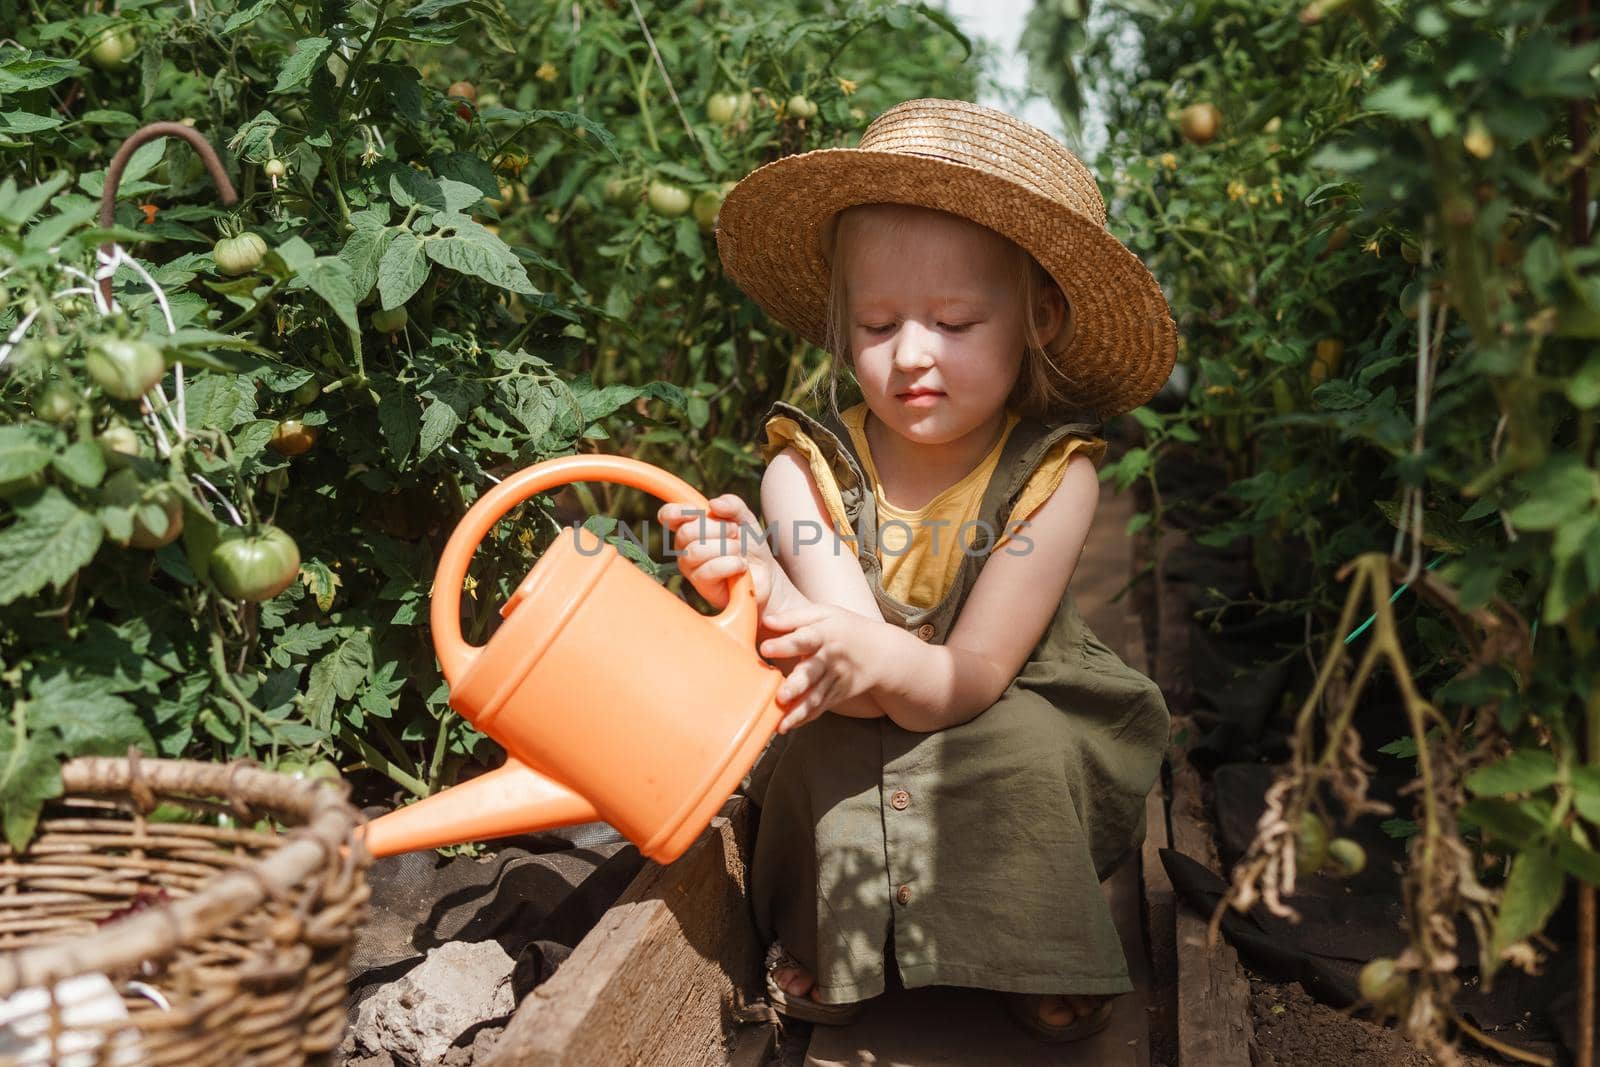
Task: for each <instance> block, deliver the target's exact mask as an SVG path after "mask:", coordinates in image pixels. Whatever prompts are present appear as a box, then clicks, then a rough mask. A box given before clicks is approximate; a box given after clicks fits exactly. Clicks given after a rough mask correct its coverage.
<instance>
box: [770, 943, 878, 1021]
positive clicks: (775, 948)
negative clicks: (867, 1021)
mask: <svg viewBox="0 0 1600 1067" xmlns="http://www.w3.org/2000/svg"><path fill="white" fill-rule="evenodd" d="M784 967H800V968H804V967H805V964H803V963H801V962H800V961H799V960H797V959H795V958H794V957H793V956H791V955H789V953H788V952H787V951H786V950H785V949H784V947H783V945H782V944H780V943H779V942H777V941H774V942H773V943H772V946H771V947H770V948H768V949H767V999H768V1000H770V1001H772V1006H773V1008H775V1009H776V1010H777V1011H778V1012H779V1013H780V1014H782V1015H787V1016H788V1017H789V1018H791V1019H804V1020H805V1021H806V1022H808V1023H821V1024H822V1025H824V1026H844V1025H845V1024H847V1023H851V1022H854V1021H855V1018H856V1016H858V1015H860V1014H861V1002H860V1001H857V1002H856V1003H854V1004H824V1003H822V1002H821V1001H818V1000H813V999H811V994H809V993H807V994H806V995H805V996H803V997H797V996H791V995H790V994H789V993H788V992H786V991H785V990H784V988H783V987H782V986H780V985H779V984H778V979H777V977H776V975H775V972H777V971H778V970H779V969H780V968H784Z"/></svg>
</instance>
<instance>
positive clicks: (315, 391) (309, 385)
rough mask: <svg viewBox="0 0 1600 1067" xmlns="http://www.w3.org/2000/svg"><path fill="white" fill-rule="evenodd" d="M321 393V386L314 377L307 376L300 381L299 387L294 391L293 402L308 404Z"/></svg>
mask: <svg viewBox="0 0 1600 1067" xmlns="http://www.w3.org/2000/svg"><path fill="white" fill-rule="evenodd" d="M321 395H322V386H321V385H320V384H319V383H318V382H317V380H316V379H315V378H307V379H306V380H305V381H304V382H302V383H300V387H299V388H298V389H296V390H295V391H294V402H295V403H296V404H300V405H305V404H309V403H311V402H312V401H313V400H315V399H316V398H317V397H319V396H321Z"/></svg>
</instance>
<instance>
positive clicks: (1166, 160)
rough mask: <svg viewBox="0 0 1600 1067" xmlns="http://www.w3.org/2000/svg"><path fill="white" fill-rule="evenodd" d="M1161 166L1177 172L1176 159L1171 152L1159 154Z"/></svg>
mask: <svg viewBox="0 0 1600 1067" xmlns="http://www.w3.org/2000/svg"><path fill="white" fill-rule="evenodd" d="M1161 165H1162V166H1163V167H1166V168H1167V169H1168V170H1177V169H1178V157H1177V156H1175V155H1173V154H1172V153H1171V152H1163V153H1161Z"/></svg>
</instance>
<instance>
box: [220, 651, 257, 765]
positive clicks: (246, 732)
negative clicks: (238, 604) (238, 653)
mask: <svg viewBox="0 0 1600 1067" xmlns="http://www.w3.org/2000/svg"><path fill="white" fill-rule="evenodd" d="M211 672H212V674H214V675H215V676H216V679H217V684H218V685H219V686H221V687H222V691H223V692H224V693H226V694H227V695H228V697H229V698H230V699H231V700H232V701H233V702H234V703H235V704H237V705H239V713H240V714H241V715H242V716H243V720H242V721H243V727H242V729H241V730H240V731H239V747H238V750H237V753H236V754H238V755H241V756H242V755H244V754H245V753H247V752H249V751H250V724H251V718H252V716H255V715H260V714H261V712H260V710H259V709H257V708H256V706H255V705H254V704H252V703H250V698H249V697H247V696H245V695H244V693H243V692H241V691H240V689H239V687H238V685H237V684H235V683H234V680H233V675H232V674H230V673H229V672H228V657H227V653H226V651H225V650H224V649H223V647H222V634H221V633H219V632H218V631H216V630H212V631H211Z"/></svg>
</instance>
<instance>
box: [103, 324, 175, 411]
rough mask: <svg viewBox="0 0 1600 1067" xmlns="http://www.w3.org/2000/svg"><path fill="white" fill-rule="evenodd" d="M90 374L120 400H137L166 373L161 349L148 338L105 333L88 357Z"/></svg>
mask: <svg viewBox="0 0 1600 1067" xmlns="http://www.w3.org/2000/svg"><path fill="white" fill-rule="evenodd" d="M85 365H86V366H87V368H88V370H89V377H90V378H93V379H94V382H95V384H96V385H98V386H99V387H100V388H101V389H104V390H105V391H106V393H107V394H108V395H110V396H114V397H116V398H117V399H118V400H137V399H139V398H140V397H141V396H143V395H144V394H145V393H147V392H149V391H150V389H151V387H152V386H154V385H155V384H156V383H157V382H159V381H160V380H161V378H162V376H163V375H165V374H166V373H167V361H166V360H165V359H163V358H162V356H161V349H159V348H157V347H156V346H155V345H153V344H151V343H150V342H148V341H139V340H128V339H124V338H121V337H102V338H100V339H99V340H97V341H95V342H94V343H93V344H92V345H90V347H89V354H88V356H87V357H86V359H85Z"/></svg>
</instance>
